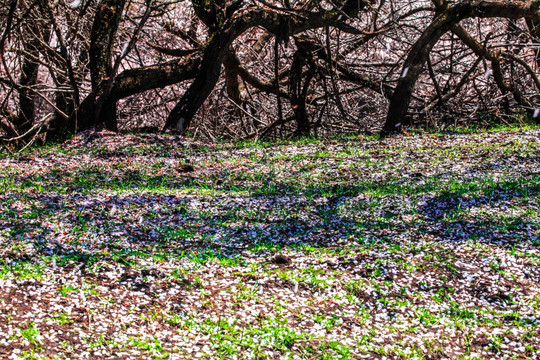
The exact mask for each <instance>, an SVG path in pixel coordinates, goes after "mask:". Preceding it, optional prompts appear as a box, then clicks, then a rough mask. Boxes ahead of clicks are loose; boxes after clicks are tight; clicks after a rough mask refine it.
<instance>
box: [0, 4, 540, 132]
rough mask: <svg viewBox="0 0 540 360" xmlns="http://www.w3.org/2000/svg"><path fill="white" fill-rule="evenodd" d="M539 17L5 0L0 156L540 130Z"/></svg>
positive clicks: (505, 11)
mask: <svg viewBox="0 0 540 360" xmlns="http://www.w3.org/2000/svg"><path fill="white" fill-rule="evenodd" d="M539 9H540V1H503V0H499V1H459V2H454V1H447V0H433V1H427V0H426V1H406V0H378V1H365V0H345V1H342V0H334V1H331V0H329V1H312V0H299V1H289V0H270V1H267V0H239V1H238V0H217V1H207V0H204V1H203V0H192V1H182V0H173V1H168V0H144V1H131V0H129V1H127V0H74V1H73V2H71V3H69V2H66V1H64V0H56V1H48V0H0V14H1V15H0V23H1V24H2V25H3V26H2V27H1V28H2V29H3V30H2V32H1V34H0V58H1V64H0V69H1V70H0V94H1V95H2V96H0V99H1V102H0V127H1V130H2V132H3V134H2V138H3V140H4V141H8V142H9V141H19V140H23V141H27V140H28V139H31V138H35V137H36V136H37V135H39V136H41V137H44V138H45V139H63V138H65V137H66V136H67V135H68V134H73V133H75V132H78V131H82V130H86V129H89V128H93V127H96V128H105V129H108V130H111V131H117V130H119V129H124V128H129V127H133V126H138V125H139V126H140V125H147V126H156V127H159V128H160V129H163V130H172V131H177V132H180V133H186V132H188V131H189V132H191V133H198V134H201V135H203V136H207V137H210V138H214V137H217V136H224V137H229V138H249V137H261V136H283V135H288V134H294V135H301V136H302V135H310V134H314V133H318V132H332V131H358V130H366V131H371V132H382V133H391V132H394V131H399V130H400V129H401V128H402V127H403V126H404V125H406V124H408V123H409V122H411V121H414V120H417V119H420V120H422V121H428V122H429V121H439V120H442V121H449V120H448V119H453V120H452V121H471V120H477V119H479V118H481V117H490V118H497V119H501V120H503V121H504V120H505V119H506V118H507V117H509V116H516V115H521V116H530V117H538V111H537V110H536V109H537V108H539V107H540V105H539V103H540V96H539V95H538V94H539V90H540V80H539V78H538V74H539V66H540V56H539V52H540V50H539V44H540V10H539Z"/></svg>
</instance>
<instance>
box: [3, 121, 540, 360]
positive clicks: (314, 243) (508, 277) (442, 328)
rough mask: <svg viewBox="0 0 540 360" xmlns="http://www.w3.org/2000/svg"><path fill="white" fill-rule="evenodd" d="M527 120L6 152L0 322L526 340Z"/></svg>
mask: <svg viewBox="0 0 540 360" xmlns="http://www.w3.org/2000/svg"><path fill="white" fill-rule="evenodd" d="M537 136H538V129H537V128H534V127H531V128H527V129H521V130H518V129H499V130H497V132H481V131H476V130H475V131H461V130H460V131H458V132H457V133H454V134H443V133H441V134H433V133H427V134H422V135H415V136H411V137H401V138H396V139H385V140H383V141H380V140H379V139H375V138H370V137H347V138H335V139H300V140H294V141H284V142H279V143H277V144H269V143H260V142H258V143H251V142H238V143H220V144H196V143H193V144H191V143H189V144H188V145H186V146H183V147H181V148H180V147H178V146H176V145H175V144H174V139H175V138H174V137H168V138H167V141H170V144H168V145H155V144H144V143H140V142H137V141H135V142H133V143H129V142H125V141H123V140H122V139H121V138H120V137H119V138H117V139H116V138H111V139H112V140H111V141H112V142H111V143H108V142H107V141H108V140H106V139H104V140H103V141H101V140H99V138H98V140H97V141H96V142H94V143H91V144H90V145H89V146H87V147H81V146H78V145H76V139H74V140H75V143H71V144H65V145H58V144H57V145H53V146H51V147H47V148H33V149H27V150H25V152H24V153H23V154H20V155H19V157H18V159H16V161H12V160H15V159H13V158H10V157H9V156H3V157H2V159H3V160H2V161H5V163H4V164H3V166H1V167H0V168H1V170H0V190H3V191H2V194H4V195H2V205H0V254H1V255H2V256H1V257H0V282H1V283H0V284H4V285H5V286H6V287H5V288H6V289H8V287H9V289H12V290H9V291H14V292H12V293H10V292H8V290H0V298H1V299H3V300H2V301H1V302H0V323H2V324H4V323H5V324H6V325H0V331H1V332H2V333H5V334H7V333H9V331H11V333H12V338H11V340H10V344H13V346H14V347H15V348H17V347H18V348H19V349H20V354H23V355H24V357H26V358H43V357H45V356H49V355H50V356H52V357H53V358H54V356H57V357H58V358H65V357H73V358H77V356H79V355H80V356H83V355H82V354H83V353H84V354H88V356H90V357H92V356H94V357H99V356H102V355H103V356H106V355H107V354H109V355H110V356H113V357H114V355H113V354H125V355H116V356H117V357H118V358H120V357H121V356H124V357H125V358H129V356H132V357H135V358H136V357H137V356H139V357H143V358H155V359H161V358H163V359H165V358H172V357H173V355H174V356H179V357H180V358H193V357H194V356H195V355H198V356H200V357H202V358H212V359H219V358H222V359H231V358H234V357H236V358H248V357H249V358H258V359H265V358H267V359H271V358H275V357H276V356H280V357H282V358H290V359H293V358H295V359H296V358H300V359H310V358H317V359H355V358H360V357H361V356H371V357H381V356H387V357H396V358H404V359H421V358H428V357H430V356H432V357H436V356H443V355H444V356H446V357H449V358H456V359H457V358H462V359H473V358H484V359H488V358H496V357H502V356H503V355H509V356H510V355H511V354H512V353H518V354H520V355H519V356H521V357H522V358H527V357H531V356H532V355H531V354H534V353H535V351H537V349H538V348H540V344H539V343H538V338H539V337H538V336H537V335H538V329H539V324H538V321H537V320H536V319H537V318H538V316H537V315H538V313H539V308H540V295H539V289H538V286H537V284H536V285H535V284H534V282H532V281H533V280H534V279H537V278H538V276H539V274H538V265H539V263H540V253H539V248H538V244H539V243H540V239H539V238H538V233H539V232H540V230H539V229H540V211H539V209H540V205H539V204H540V203H539V196H538V194H539V193H540V191H539V190H540V177H539V175H538V172H537V171H536V170H535V169H538V166H539V161H538V160H539V159H538V154H539V153H540V146H539V145H538V141H537V140H535V139H537ZM186 142H187V141H186ZM188 162H189V163H191V164H194V166H195V169H196V171H195V172H194V173H182V172H180V171H178V169H179V168H180V165H181V164H184V163H188ZM277 254H280V255H283V254H286V255H287V256H289V257H290V258H291V259H292V260H291V261H292V263H291V264H280V263H279V262H277V263H276V260H275V256H276V255H277ZM531 279H532V280H531ZM525 284H527V285H525ZM2 289H4V288H2ZM12 298H13V299H16V300H14V301H13V302H12V301H11V300H9V301H8V300H6V299H12ZM18 299H20V301H19V300H18ZM45 303H46V304H48V305H47V306H51V310H48V309H47V308H46V307H45ZM21 304H31V306H34V307H35V308H36V309H40V311H42V312H43V313H44V316H43V317H41V318H39V319H48V320H47V321H49V322H50V323H53V324H55V326H59V327H61V328H62V329H63V330H62V331H66V332H67V333H69V334H73V336H72V337H71V336H70V337H68V338H67V340H62V336H61V335H59V334H57V333H55V331H56V330H55V328H54V327H52V325H50V324H49V323H48V322H46V321H42V320H35V321H34V322H29V321H28V319H26V318H25V316H26V314H28V311H29V310H28V309H26V308H25V307H24V306H23V305H21ZM53 306H56V307H53ZM68 309H69V310H68ZM531 309H532V310H531ZM8 314H9V316H8ZM8 324H11V326H16V327H17V329H18V330H17V331H18V332H13V331H12V330H9V328H8V326H9V325H8ZM496 329H501V331H498V330H496ZM82 333H84V335H82ZM111 333H112V334H114V335H111ZM79 334H80V335H79ZM427 334H437V336H438V337H435V338H430V337H429V336H428V335H427ZM477 334H484V335H486V338H487V340H485V341H484V339H480V340H479V339H477V337H476V335H477ZM55 337H56V338H57V339H58V344H57V345H58V347H57V348H56V347H53V345H52V342H50V341H52V340H49V339H54V338H55ZM513 343H516V344H518V345H519V346H518V345H516V346H515V347H510V345H508V344H513ZM75 345H77V347H76V346H75ZM25 346H26V347H25ZM55 346H56V345H55ZM512 346H513V345H512ZM52 348H55V349H57V350H54V351H50V349H52ZM23 352H24V353H23ZM484 352H485V353H484ZM85 356H86V355H85Z"/></svg>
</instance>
